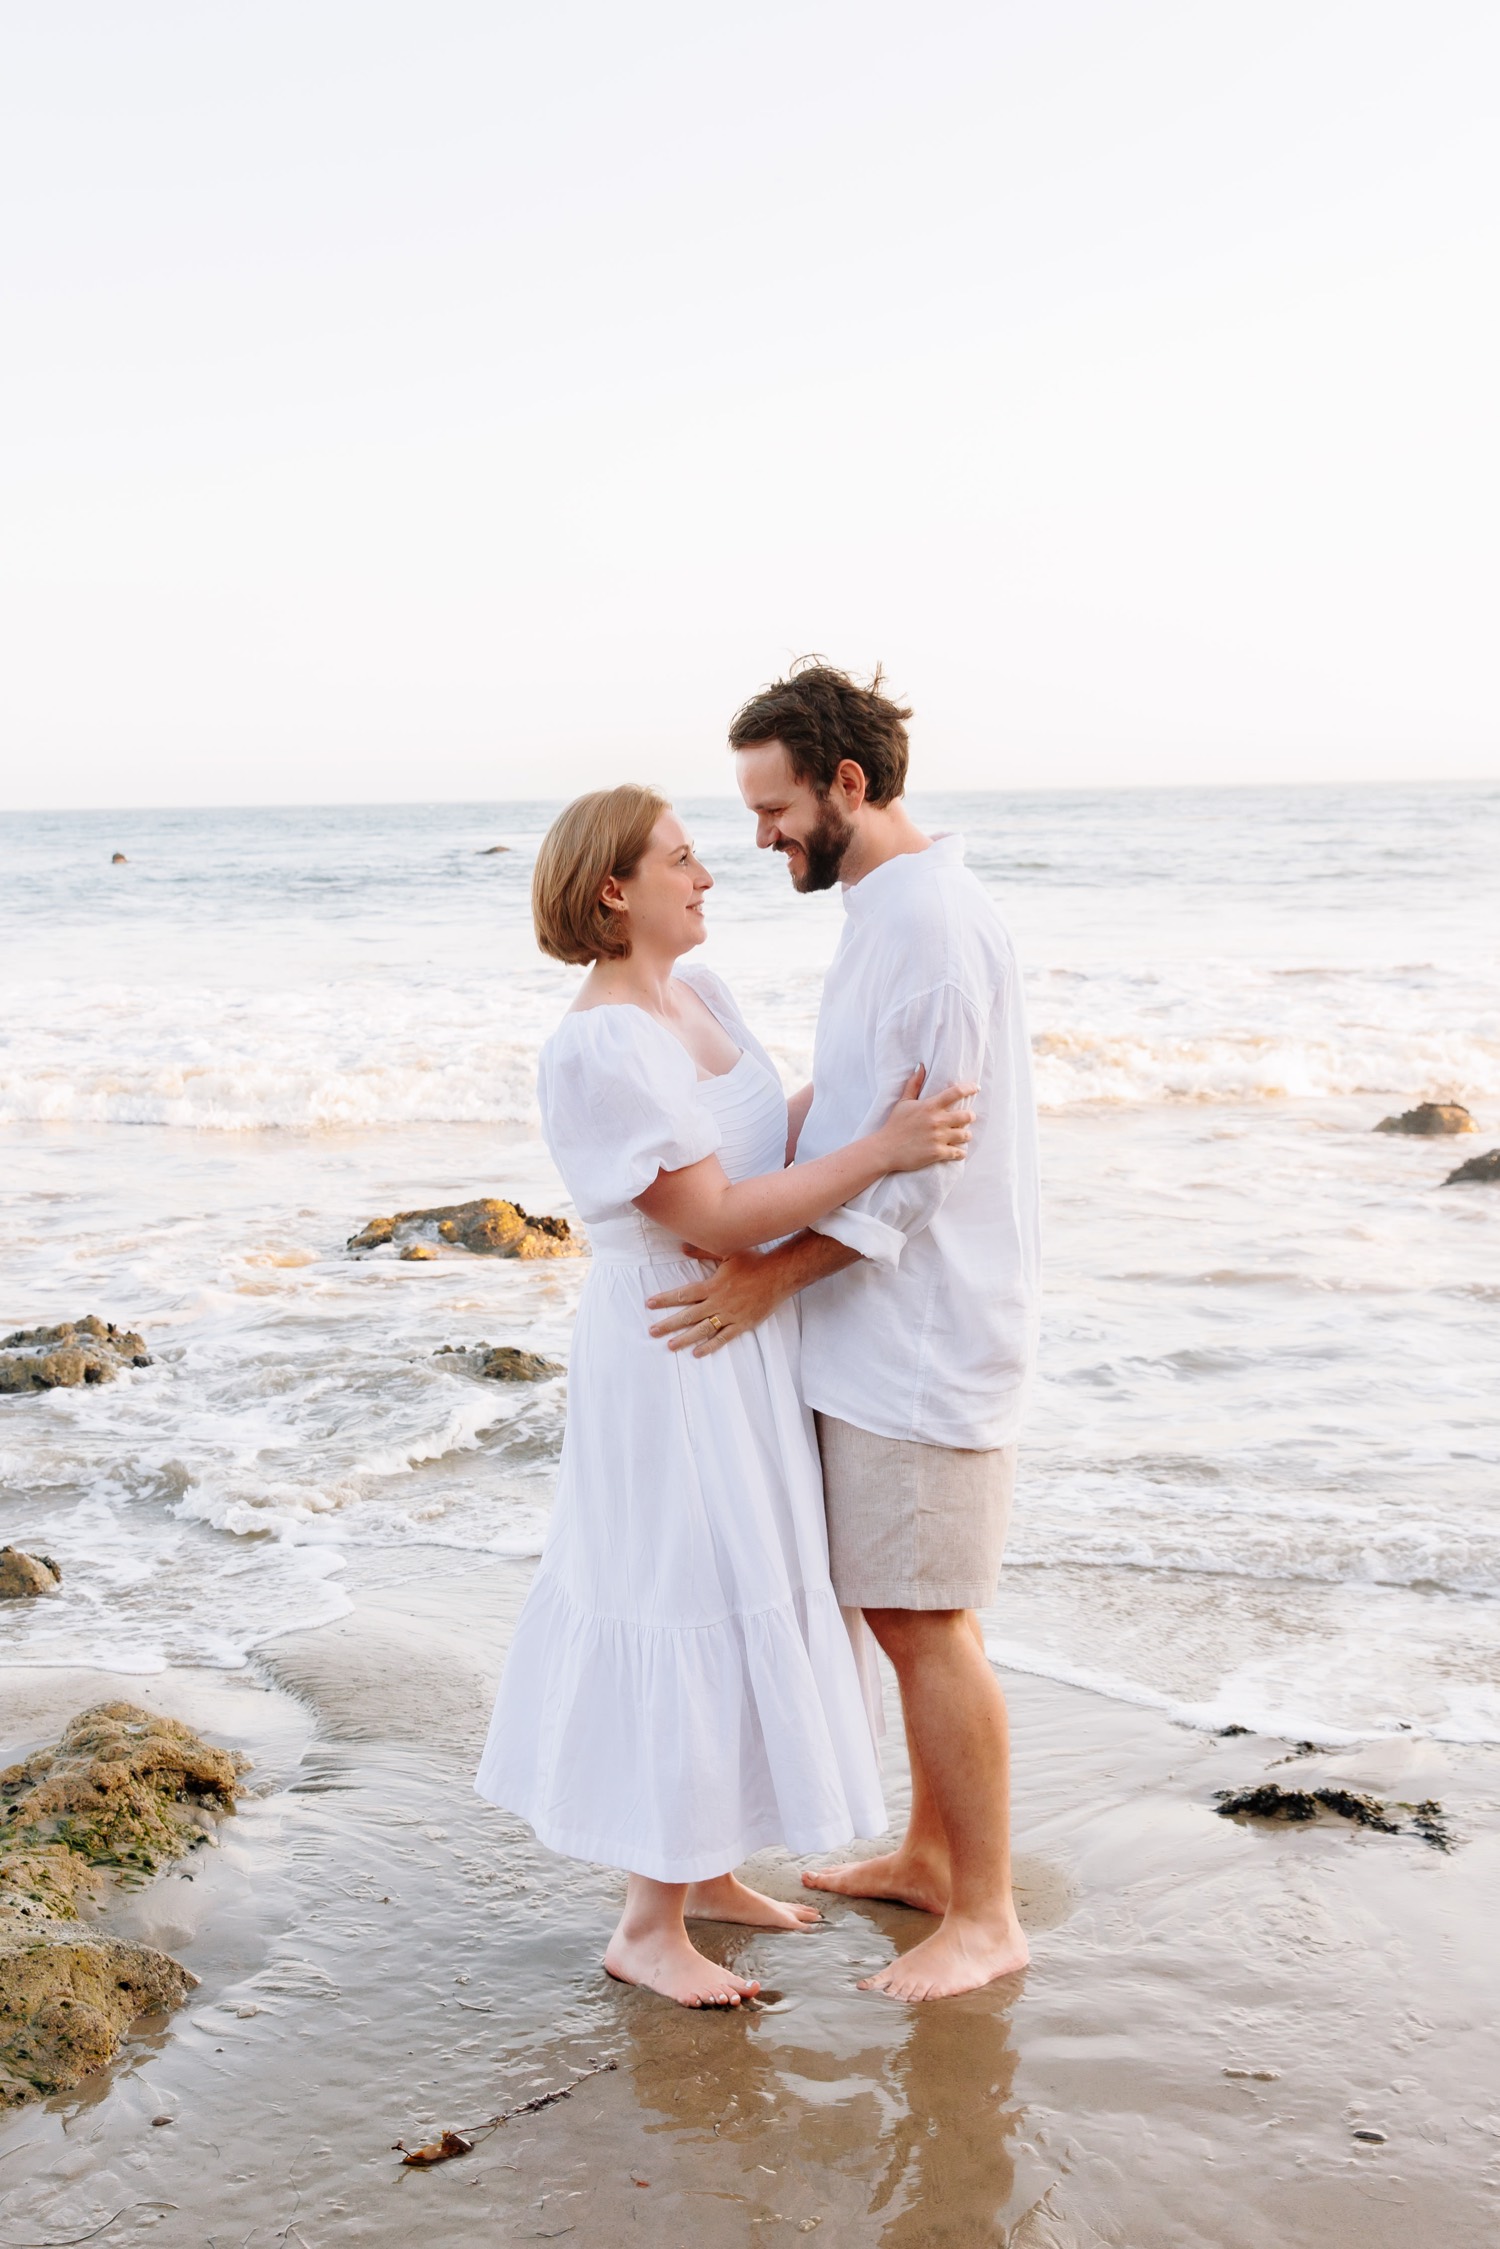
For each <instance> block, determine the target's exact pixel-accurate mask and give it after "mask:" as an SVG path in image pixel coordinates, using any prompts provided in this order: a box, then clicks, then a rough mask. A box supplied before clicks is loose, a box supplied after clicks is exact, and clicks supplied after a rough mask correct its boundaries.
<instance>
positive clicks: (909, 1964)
mask: <svg viewBox="0 0 1500 2249" xmlns="http://www.w3.org/2000/svg"><path fill="white" fill-rule="evenodd" d="M1030 1958H1031V1953H1030V1949H1029V1947H1028V1946H1027V1943H1026V1939H1025V1936H1024V1935H1023V1934H1022V1930H1021V1924H1020V1922H1019V1921H1017V1919H1016V1918H1015V1915H1014V1914H1009V1915H1007V1916H1005V1918H1004V1919H997V1920H995V1921H978V1920H960V1919H959V1918H958V1917H957V1916H956V1915H954V1914H950V1915H949V1916H948V1917H947V1919H946V1920H945V1921H944V1923H943V1925H942V1927H941V1928H940V1929H935V1930H934V1931H933V1933H932V1935H931V1936H930V1937H924V1938H923V1939H922V1942H921V1943H920V1944H914V1945H913V1946H912V1948H911V1950H910V1952H904V1953H903V1954H902V1955H901V1958H900V1959H899V1960H893V1961H892V1962H891V1964H890V1966H889V1967H887V1968H882V1969H881V1970H880V1973H879V1974H878V1975H874V1976H867V1977H866V1978H865V1980H864V1982H863V1983H862V1984H861V1985H860V1987H859V1988H860V1990H861V1991H883V1992H885V1993H886V1994H887V1995H888V1996H889V1997H890V1998H892V1999H907V2000H918V1999H951V1998H953V1997H954V1995H955V1994H956V1993H957V1992H960V1991H977V1990H978V1989H979V1987H980V1985H981V1984H987V1983H994V1982H995V1981H996V1979H997V1978H998V1977H1000V1976H1013V1975H1016V1974H1017V1973H1018V1972H1019V1971H1020V1970H1021V1969H1022V1968H1024V1967H1025V1965H1026V1963H1027V1961H1028V1960H1029V1959H1030Z"/></svg>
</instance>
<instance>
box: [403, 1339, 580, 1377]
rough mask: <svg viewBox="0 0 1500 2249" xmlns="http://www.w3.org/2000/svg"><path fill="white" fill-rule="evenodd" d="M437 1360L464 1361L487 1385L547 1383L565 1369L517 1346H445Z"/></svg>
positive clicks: (437, 1355)
mask: <svg viewBox="0 0 1500 2249" xmlns="http://www.w3.org/2000/svg"><path fill="white" fill-rule="evenodd" d="M433 1357H434V1358H435V1359H449V1358H451V1359H462V1360H463V1362H464V1364H465V1365H466V1366H467V1367H469V1368H470V1369H471V1370H472V1371H473V1373H475V1374H477V1375H482V1376H483V1377H484V1379H485V1381H487V1382H547V1381H549V1380H550V1379H551V1377H552V1376H553V1375H555V1374H562V1373H564V1372H565V1371H566V1370H565V1369H564V1367H563V1365H562V1362H561V1361H560V1360H558V1359H544V1358H542V1356H541V1355H540V1353H539V1352H536V1351H518V1350H517V1349H516V1347H515V1345H514V1344H513V1343H499V1344H496V1346H495V1348H494V1349H493V1350H491V1349H490V1346H489V1345H488V1344H487V1343H475V1344H471V1345H469V1346H467V1347H465V1346H464V1345H463V1344H455V1343H445V1344H443V1346H442V1348H441V1349H440V1350H437V1351H434V1353H433Z"/></svg>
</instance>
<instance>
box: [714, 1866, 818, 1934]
mask: <svg viewBox="0 0 1500 2249" xmlns="http://www.w3.org/2000/svg"><path fill="white" fill-rule="evenodd" d="M682 1910H683V1913H684V1915H685V1916H686V1918H687V1919H688V1920H689V1921H737V1922H739V1923H740V1924H741V1925H742V1926H743V1927H744V1928H746V1929H816V1928H817V1927H818V1926H819V1925H820V1923H821V1922H822V1919H823V1916H822V1914H821V1913H820V1912H819V1911H818V1909H817V1907H816V1906H815V1905H783V1904H782V1903H781V1900H780V1899H779V1898H768V1897H766V1896H765V1895H764V1893H763V1892H762V1891H760V1890H752V1889H750V1888H749V1887H748V1886H747V1885H746V1884H745V1883H743V1882H741V1881H739V1880H738V1878H737V1877H736V1876H735V1875H733V1874H717V1875H715V1876H714V1879H713V1880H712V1881H711V1882H693V1883H690V1884H689V1886H688V1894H687V1897H686V1899H685V1901H684V1903H683V1908H682Z"/></svg>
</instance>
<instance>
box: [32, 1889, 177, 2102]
mask: <svg viewBox="0 0 1500 2249" xmlns="http://www.w3.org/2000/svg"><path fill="white" fill-rule="evenodd" d="M197 1981H198V1979H197V1977H196V1976H195V1975H193V1974H192V1973H191V1972H190V1970H188V1969H186V1968H184V1967H183V1966H182V1964H181V1962H180V1961H177V1960H173V1959H172V1958H171V1957H170V1956H169V1955H168V1954H167V1953H165V1952H157V1951H156V1950H155V1949H154V1948H153V1947H152V1946H150V1945H145V1944H130V1943H127V1942H126V1941H125V1940H124V1939H123V1938H121V1937H110V1936H103V1935H97V1934H94V1933H93V1932H85V1931H84V1930H82V1929H80V1928H79V1927H78V1926H77V1925H76V1923H68V1922H56V1921H42V1920H38V1921H35V1922H28V1921H27V1920H26V1919H24V1918H22V1917H21V1916H19V1915H13V1914H8V1913H0V2108H7V2109H10V2108H19V2107H21V2106H22V2104H23V2103H24V2102H26V2101H34V2100H40V2099H42V2098H43V2097H44V2096H45V2095H47V2094H49V2093H65V2092H67V2091H69V2089H70V2088H71V2087H73V2086H74V2085H78V2084H81V2083H82V2081H83V2079H84V2078H86V2077H91V2076H92V2075H93V2074H94V2072H95V2071H96V2070H100V2069H103V2068H104V2067H105V2065H106V2064H107V2063H109V2062H112V2061H113V2060H114V2058H115V2056H116V2055H117V2054H118V2053H119V2051H120V2047H121V2045H122V2044H123V2042H124V2038H125V2034H126V2032H127V2031H128V2030H129V2028H130V2025H131V2024H132V2023H133V2022H134V2021H135V2020H136V2018H137V2017H138V2016H140V2015H155V2014H163V2013H165V2012H166V2011H167V2010H168V2009H169V2008H172V2007H178V2006H180V2005H181V2004H182V2001H183V2000H184V1999H185V1998H186V1997H187V1995H188V1993H189V1992H190V1991H191V1990H192V1989H193V1987H194V1985H195V1984H196V1983H197Z"/></svg>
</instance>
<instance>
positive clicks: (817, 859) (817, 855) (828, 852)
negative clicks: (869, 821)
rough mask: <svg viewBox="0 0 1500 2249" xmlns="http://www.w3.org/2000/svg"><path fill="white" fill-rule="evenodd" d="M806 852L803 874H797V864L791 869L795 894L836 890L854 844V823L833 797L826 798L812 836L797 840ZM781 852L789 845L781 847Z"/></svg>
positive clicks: (819, 808) (803, 860)
mask: <svg viewBox="0 0 1500 2249" xmlns="http://www.w3.org/2000/svg"><path fill="white" fill-rule="evenodd" d="M795 840H796V841H797V843H798V844H799V845H800V847H801V851H802V872H801V873H800V874H799V873H798V872H797V868H796V864H795V862H793V863H792V865H791V866H790V868H789V870H788V871H789V872H790V874H791V878H792V888H793V889H794V890H802V891H807V890H832V888H833V886H834V884H835V883H836V882H837V881H838V879H839V869H840V868H841V867H842V866H843V864H844V854H845V853H846V852H847V851H848V849H849V846H850V844H851V843H852V842H853V841H854V822H853V821H852V820H849V819H846V818H845V816H844V814H843V813H842V812H840V810H839V808H838V806H837V805H836V804H835V803H834V802H833V800H832V798H831V797H824V798H823V799H822V801H821V803H820V804H819V806H818V818H817V824H816V826H815V827H814V828H813V831H812V834H811V835H809V836H799V837H797V838H796V839H795ZM776 849H777V850H778V851H785V850H786V845H785V844H784V843H778V844H777V846H776Z"/></svg>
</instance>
